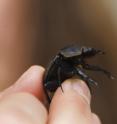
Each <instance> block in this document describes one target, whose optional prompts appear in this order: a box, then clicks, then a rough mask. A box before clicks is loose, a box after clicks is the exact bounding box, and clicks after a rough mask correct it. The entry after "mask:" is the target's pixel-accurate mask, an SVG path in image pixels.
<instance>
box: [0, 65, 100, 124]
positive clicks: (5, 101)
mask: <svg viewBox="0 0 117 124" xmlns="http://www.w3.org/2000/svg"><path fill="white" fill-rule="evenodd" d="M43 74H44V69H43V68H42V67H40V66H32V67H31V68H30V69H29V70H28V71H26V72H25V73H24V74H23V75H22V76H21V78H20V79H19V80H18V81H16V83H15V84H13V85H12V86H11V87H9V88H7V89H5V90H4V91H3V92H1V93H0V122H1V124H101V123H100V120H99V118H98V117H97V115H95V114H93V113H92V112H91V108H90V99H91V95H90V92H89V89H88V87H87V85H86V84H85V83H84V82H83V81H81V80H78V79H69V80H66V81H65V82H64V83H63V84H62V87H63V89H64V93H63V92H62V91H61V89H60V88H58V90H57V91H56V93H55V95H54V97H53V100H52V102H51V104H50V109H49V112H47V110H46V107H45V105H44V101H45V97H44V91H43V84H42V82H43Z"/></svg>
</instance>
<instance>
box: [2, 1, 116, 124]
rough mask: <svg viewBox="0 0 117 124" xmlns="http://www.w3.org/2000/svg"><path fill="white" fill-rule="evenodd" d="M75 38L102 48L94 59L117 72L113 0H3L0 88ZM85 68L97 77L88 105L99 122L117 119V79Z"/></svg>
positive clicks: (41, 62)
mask: <svg viewBox="0 0 117 124" xmlns="http://www.w3.org/2000/svg"><path fill="white" fill-rule="evenodd" d="M74 43H75V44H79V45H85V46H91V47H95V48H99V49H102V50H104V51H106V53H107V54H106V55H104V56H98V57H96V58H95V59H93V60H92V63H95V64H99V65H100V66H102V67H105V68H106V69H107V70H110V71H111V72H112V73H113V74H114V75H117V1H116V0H98V1H94V0H89V1H87V0H74V1H71V0H59V1H55V0H40V1H34V0H1V1H0V90H3V89H4V88H6V87H8V86H9V85H11V84H12V83H14V82H15V81H16V80H17V79H18V78H19V77H20V75H21V74H22V73H23V72H24V71H25V70H26V69H28V68H29V67H30V66H31V65H34V64H38V65H43V66H44V67H46V66H47V65H48V63H49V61H50V60H51V58H52V57H53V56H54V55H55V54H56V53H57V51H58V50H59V49H60V48H62V47H64V46H66V45H69V44H74ZM89 74H90V75H91V76H92V77H94V78H95V79H96V80H97V81H98V82H99V86H98V87H97V88H93V96H92V97H93V98H92V110H93V111H94V112H96V113H97V114H98V115H99V116H100V118H101V120H102V123H103V124H114V123H117V80H116V79H115V80H109V79H108V78H107V77H106V76H105V75H102V74H100V73H94V72H92V73H89Z"/></svg>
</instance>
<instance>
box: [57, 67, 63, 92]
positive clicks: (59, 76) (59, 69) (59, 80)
mask: <svg viewBox="0 0 117 124" xmlns="http://www.w3.org/2000/svg"><path fill="white" fill-rule="evenodd" d="M57 75H58V84H59V86H60V87H61V90H62V92H63V88H62V85H61V68H60V67H59V68H58V72H57Z"/></svg>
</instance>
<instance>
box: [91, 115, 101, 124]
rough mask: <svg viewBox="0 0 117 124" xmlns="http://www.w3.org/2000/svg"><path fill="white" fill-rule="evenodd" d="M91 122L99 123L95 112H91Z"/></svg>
mask: <svg viewBox="0 0 117 124" xmlns="http://www.w3.org/2000/svg"><path fill="white" fill-rule="evenodd" d="M92 121H93V122H92V124H101V121H100V119H99V117H98V116H97V115H96V114H94V113H93V114H92Z"/></svg>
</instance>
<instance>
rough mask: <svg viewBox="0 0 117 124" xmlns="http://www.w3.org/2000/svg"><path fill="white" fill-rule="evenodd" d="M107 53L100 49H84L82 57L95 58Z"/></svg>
mask: <svg viewBox="0 0 117 124" xmlns="http://www.w3.org/2000/svg"><path fill="white" fill-rule="evenodd" d="M104 53H105V52H103V51H101V50H99V49H95V48H91V47H82V56H83V57H86V58H88V57H93V56H95V55H96V54H104Z"/></svg>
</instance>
